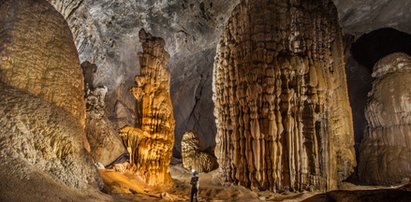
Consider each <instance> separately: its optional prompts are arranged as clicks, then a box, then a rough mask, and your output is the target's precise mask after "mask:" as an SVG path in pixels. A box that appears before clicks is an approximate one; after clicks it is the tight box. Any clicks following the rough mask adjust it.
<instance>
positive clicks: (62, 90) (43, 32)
mask: <svg viewBox="0 0 411 202" xmlns="http://www.w3.org/2000/svg"><path fill="white" fill-rule="evenodd" d="M0 13H1V16H3V17H2V18H0V24H1V25H2V26H1V27H0V32H1V33H2V34H1V36H0V71H1V77H0V81H2V82H3V83H6V84H7V85H9V86H12V87H15V88H18V89H21V90H24V91H27V92H29V93H31V94H33V95H36V96H39V97H41V98H43V99H44V100H46V101H48V102H51V103H53V104H55V105H57V106H59V107H61V108H63V109H64V110H66V111H67V112H69V113H70V114H71V115H72V116H73V117H74V118H75V119H76V120H78V121H79V122H80V123H81V124H82V125H83V126H84V125H85V118H86V110H85V104H84V93H83V89H84V87H83V86H84V84H83V74H82V71H81V68H80V62H79V58H78V54H77V50H76V47H75V45H74V42H73V38H72V35H71V32H70V29H69V27H68V25H67V22H66V21H65V20H64V18H63V16H61V14H60V13H58V12H57V11H56V10H55V9H54V8H53V7H52V6H51V5H49V4H48V3H47V2H46V1H41V0H35V1H27V0H25V1H9V0H6V1H2V4H1V7H0ZM36 13H39V14H36Z"/></svg>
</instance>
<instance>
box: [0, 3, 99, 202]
mask: <svg viewBox="0 0 411 202" xmlns="http://www.w3.org/2000/svg"><path fill="white" fill-rule="evenodd" d="M0 15H1V16H2V17H1V18H0V159H1V163H0V170H3V171H4V170H5V168H7V167H9V168H10V167H12V166H11V165H13V166H14V168H13V170H11V171H9V172H8V173H7V174H8V175H9V176H7V177H8V178H7V179H10V176H12V177H13V176H14V177H17V179H19V180H24V181H25V182H26V183H27V185H26V187H27V188H28V189H30V191H31V192H33V191H34V190H36V189H37V188H36V186H41V185H42V184H41V183H44V184H47V182H38V184H33V183H34V182H35V181H30V180H29V179H31V178H35V179H39V178H40V179H44V181H46V180H47V179H49V178H50V177H51V178H52V179H53V181H54V182H58V183H60V184H66V185H68V186H71V187H77V188H86V187H87V186H88V185H89V184H94V185H95V183H96V182H97V181H96V180H98V179H99V178H98V177H97V176H98V175H97V172H96V170H95V168H94V166H93V164H92V159H91V158H90V156H89V154H88V152H87V151H86V150H85V146H87V141H85V134H84V124H85V113H86V108H85V102H84V100H83V98H84V92H83V75H82V71H81V68H80V63H79V59H78V56H77V51H76V48H75V46H74V43H73V39H72V36H71V32H70V29H69V28H68V25H67V23H66V22H65V20H64V18H63V17H62V16H61V15H60V14H59V13H58V12H57V11H56V10H55V9H54V8H53V7H52V6H51V5H49V4H48V3H47V1H42V0H21V1H13V0H4V1H1V3H0ZM0 178H1V179H4V178H5V176H0ZM62 182H63V183H62ZM13 183H14V182H11V181H4V182H2V183H1V185H0V190H1V191H5V192H7V191H6V190H8V189H12V188H13V186H12V185H10V184H13ZM25 191H26V190H21V192H25ZM11 193H16V192H15V191H12V192H11ZM2 194H3V193H2ZM2 194H0V195H2Z"/></svg>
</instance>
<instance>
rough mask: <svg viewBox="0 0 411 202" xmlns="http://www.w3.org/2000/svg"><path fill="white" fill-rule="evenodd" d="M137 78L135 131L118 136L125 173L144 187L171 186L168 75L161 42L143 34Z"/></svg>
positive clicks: (171, 123) (123, 131)
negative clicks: (125, 159)
mask: <svg viewBox="0 0 411 202" xmlns="http://www.w3.org/2000/svg"><path fill="white" fill-rule="evenodd" d="M139 36H140V41H141V42H142V46H143V52H142V53H139V58H140V65H141V69H140V75H139V76H137V77H136V78H135V81H136V84H137V86H136V87H133V88H132V89H131V93H132V94H133V95H134V97H135V98H136V100H137V106H138V112H137V123H138V124H137V127H135V128H134V127H125V128H123V129H121V131H120V136H121V137H122V138H123V142H124V144H125V146H126V147H127V150H128V152H129V153H130V165H131V167H130V168H129V170H130V171H131V172H133V173H134V174H136V175H138V176H140V177H141V178H142V180H143V181H144V182H145V183H147V184H148V185H152V186H155V185H159V186H167V185H170V184H171V176H170V171H169V164H170V160H171V155H172V148H173V144H174V125H175V123H174V116H173V108H172V104H171V99H170V74H169V72H168V70H167V67H166V65H167V62H168V59H169V55H168V53H167V52H166V51H165V50H164V45H165V42H164V40H163V39H161V38H157V37H153V36H151V35H150V34H149V33H146V32H145V31H144V30H141V31H140V33H139Z"/></svg>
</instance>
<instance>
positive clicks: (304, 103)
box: [213, 0, 356, 191]
mask: <svg viewBox="0 0 411 202" xmlns="http://www.w3.org/2000/svg"><path fill="white" fill-rule="evenodd" d="M343 61H344V58H343V45H342V37H341V30H340V27H339V25H338V18H337V11H336V8H335V6H334V5H333V3H332V2H331V1H330V0H306V1H302V0H277V1H269V0H243V1H242V2H241V3H240V4H239V5H238V6H237V7H236V9H235V10H234V11H233V13H232V15H231V18H230V19H229V21H228V25H227V27H226V29H225V32H224V34H223V35H222V39H221V41H220V44H219V46H218V48H217V56H216V61H215V66H214V76H213V92H214V97H213V99H214V102H215V111H214V113H215V116H216V118H217V120H216V124H217V137H216V142H217V146H216V152H215V153H216V155H217V156H218V161H219V165H220V169H221V173H222V176H223V178H224V180H225V181H226V182H231V183H238V184H241V185H244V186H246V187H250V188H252V189H260V190H271V191H282V190H290V191H299V190H316V189H320V190H325V189H335V188H337V186H338V184H339V182H341V181H342V180H344V179H346V178H347V177H348V176H349V175H350V174H351V173H352V172H353V168H354V167H355V166H356V161H355V153H354V137H353V127H352V118H351V107H350V105H349V100H348V95H347V84H346V76H345V72H344V62H343Z"/></svg>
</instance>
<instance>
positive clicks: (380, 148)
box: [358, 53, 411, 185]
mask: <svg viewBox="0 0 411 202" xmlns="http://www.w3.org/2000/svg"><path fill="white" fill-rule="evenodd" d="M372 77H374V78H375V80H374V82H373V88H372V90H371V91H370V92H369V94H368V96H369V100H368V103H367V106H366V108H365V116H366V118H367V128H366V130H365V133H364V139H363V141H362V142H361V146H360V159H359V168H358V172H359V176H360V179H361V180H362V181H363V182H366V183H370V184H378V185H393V184H398V183H401V182H403V181H404V180H405V182H407V180H406V179H407V178H409V177H411V99H410V97H411V87H410V84H411V57H410V56H408V55H407V54H405V53H394V54H391V55H388V56H386V57H384V58H383V59H381V60H380V61H379V62H378V63H377V64H376V65H375V66H374V71H373V74H372Z"/></svg>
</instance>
